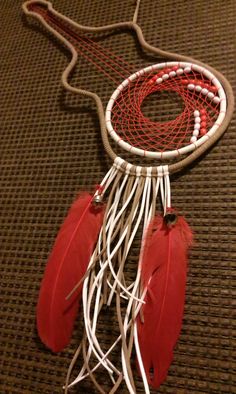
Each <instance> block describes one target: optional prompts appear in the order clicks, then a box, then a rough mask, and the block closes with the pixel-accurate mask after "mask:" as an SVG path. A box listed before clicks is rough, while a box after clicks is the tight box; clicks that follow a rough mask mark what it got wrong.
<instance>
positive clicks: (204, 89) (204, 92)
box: [202, 88, 209, 96]
mask: <svg viewBox="0 0 236 394" xmlns="http://www.w3.org/2000/svg"><path fill="white" fill-rule="evenodd" d="M208 92H209V90H208V89H206V88H203V89H202V94H204V96H206V95H207V93H208Z"/></svg>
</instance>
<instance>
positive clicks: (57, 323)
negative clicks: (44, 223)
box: [37, 193, 104, 352]
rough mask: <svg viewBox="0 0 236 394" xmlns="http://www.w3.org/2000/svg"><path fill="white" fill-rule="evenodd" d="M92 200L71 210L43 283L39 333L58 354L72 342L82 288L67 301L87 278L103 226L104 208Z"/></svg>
mask: <svg viewBox="0 0 236 394" xmlns="http://www.w3.org/2000/svg"><path fill="white" fill-rule="evenodd" d="M92 199H93V196H91V195H90V194H88V193H84V194H82V195H81V196H79V197H78V199H77V200H76V201H75V202H74V203H73V205H72V206H71V208H70V210H69V212H68V215H67V217H66V219H65V221H64V223H63V225H62V226H61V229H60V231H59V233H58V235H57V238H56V241H55V244H54V247H53V249H52V252H51V255H50V257H49V259H48V263H47V266H46V269H45V273H44V277H43V280H42V283H41V288H40V293H39V299H38V304H37V329H38V334H39V336H40V338H41V340H42V342H43V343H44V344H45V345H46V346H47V347H49V348H50V349H51V350H52V351H54V352H59V351H61V350H63V349H64V347H65V346H67V345H68V343H69V341H70V338H71V335H72V330H73V325H74V320H75V318H76V315H77V312H78V308H79V298H80V295H81V288H82V285H81V286H80V288H79V289H78V291H76V293H75V294H73V296H71V297H70V298H69V299H68V300H67V299H66V297H67V295H68V294H69V293H70V291H71V290H72V289H73V288H74V287H75V285H76V284H77V283H78V282H79V281H80V280H81V279H82V278H83V276H84V275H85V273H86V270H87V267H88V263H89V260H90V257H91V255H92V253H93V250H94V247H95V244H96V241H97V238H98V234H99V231H100V228H101V226H102V221H103V215H104V208H103V207H101V206H99V207H94V206H93V204H92Z"/></svg>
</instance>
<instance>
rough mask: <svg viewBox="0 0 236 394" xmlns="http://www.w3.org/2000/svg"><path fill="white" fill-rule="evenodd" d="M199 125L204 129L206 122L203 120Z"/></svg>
mask: <svg viewBox="0 0 236 394" xmlns="http://www.w3.org/2000/svg"><path fill="white" fill-rule="evenodd" d="M201 126H202V128H203V129H205V128H206V122H205V121H203V122H201Z"/></svg>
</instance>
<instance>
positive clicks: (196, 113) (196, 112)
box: [194, 109, 200, 118]
mask: <svg viewBox="0 0 236 394" xmlns="http://www.w3.org/2000/svg"><path fill="white" fill-rule="evenodd" d="M194 116H195V118H196V117H197V116H200V112H199V111H198V110H197V109H196V111H194Z"/></svg>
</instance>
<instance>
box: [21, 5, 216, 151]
mask: <svg viewBox="0 0 236 394" xmlns="http://www.w3.org/2000/svg"><path fill="white" fill-rule="evenodd" d="M28 8H29V10H30V11H33V12H34V13H36V14H38V15H40V16H41V17H43V19H44V20H45V21H46V22H47V23H48V24H49V25H50V26H51V27H53V29H55V30H56V31H58V32H59V33H60V34H61V35H62V36H63V37H65V38H66V39H67V40H68V41H69V42H70V43H71V44H72V45H73V46H74V48H75V49H76V50H77V51H78V53H79V54H80V55H81V56H83V57H84V58H85V59H86V60H87V61H89V62H90V63H91V64H92V65H93V66H95V67H96V68H97V69H98V70H99V71H100V72H101V73H103V74H104V75H105V76H106V77H107V78H108V79H109V80H112V81H113V82H114V84H115V85H116V86H118V85H119V84H120V81H121V80H124V79H126V78H127V77H128V76H129V75H131V74H132V69H133V67H132V66H131V65H130V64H128V63H127V62H126V61H125V60H124V59H122V58H121V57H119V56H117V55H115V54H114V53H113V52H112V51H110V50H108V49H104V48H103V47H102V46H101V45H99V44H98V43H97V42H95V41H94V40H91V39H90V38H89V37H88V36H83V35H81V34H78V33H77V32H76V31H75V30H74V29H72V28H71V26H70V25H69V23H68V22H65V20H63V19H62V18H60V16H58V15H56V16H55V15H54V14H53V13H52V12H50V10H48V9H47V7H46V6H43V5H42V4H37V3H35V4H31V5H29V7H28ZM187 68H188V67H187ZM187 68H184V67H183V68H182V67H180V65H173V66H171V65H169V66H165V65H164V66H163V67H162V69H159V70H153V69H151V71H149V72H147V73H145V74H139V75H138V76H137V78H136V79H135V80H133V81H131V80H130V79H129V78H128V79H129V83H128V85H127V86H126V87H125V88H123V87H122V89H121V91H120V93H119V96H118V98H117V99H116V100H115V102H114V104H113V108H112V112H111V119H110V120H111V124H112V127H113V130H114V131H115V133H116V136H117V138H116V140H118V141H121V140H122V141H125V142H127V143H128V144H129V145H130V146H132V147H136V148H139V149H141V150H143V151H144V154H145V152H146V151H155V152H165V151H172V150H178V149H180V148H181V147H183V146H186V145H189V144H191V143H192V142H195V141H197V140H198V139H199V138H201V137H202V136H203V135H205V134H206V133H207V132H208V131H209V130H210V128H211V127H212V125H213V124H214V123H215V121H216V119H217V117H218V115H219V108H220V105H219V101H220V100H219V97H218V94H217V88H216V86H215V85H214V84H213V83H212V81H211V80H210V79H209V78H207V77H206V76H205V75H204V73H202V72H199V71H196V70H194V69H192V68H191V69H190V70H188V71H187ZM181 69H182V70H183V72H182V73H180V71H179V70H181ZM163 92H164V93H167V94H170V93H171V92H174V93H175V94H177V95H178V96H179V100H176V107H178V106H180V107H181V113H179V114H178V115H177V116H176V117H175V118H174V119H171V120H164V121H163V120H160V121H154V120H152V119H150V118H149V117H147V116H145V114H144V113H143V109H142V107H143V105H145V100H146V99H147V98H148V97H150V95H152V94H154V93H155V94H158V93H163ZM216 97H217V98H218V101H217V99H216ZM179 102H181V103H182V104H181V105H180V104H179ZM165 108H166V109H168V108H170V106H169V105H168V103H166V106H165ZM158 110H159V111H160V109H158V108H157V111H158ZM196 111H197V112H198V113H199V116H196V113H197V112H196ZM194 114H195V115H194ZM199 118H200V119H199ZM196 120H198V121H199V122H196ZM197 123H198V125H197ZM197 130H198V133H197Z"/></svg>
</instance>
